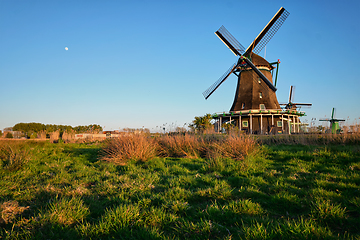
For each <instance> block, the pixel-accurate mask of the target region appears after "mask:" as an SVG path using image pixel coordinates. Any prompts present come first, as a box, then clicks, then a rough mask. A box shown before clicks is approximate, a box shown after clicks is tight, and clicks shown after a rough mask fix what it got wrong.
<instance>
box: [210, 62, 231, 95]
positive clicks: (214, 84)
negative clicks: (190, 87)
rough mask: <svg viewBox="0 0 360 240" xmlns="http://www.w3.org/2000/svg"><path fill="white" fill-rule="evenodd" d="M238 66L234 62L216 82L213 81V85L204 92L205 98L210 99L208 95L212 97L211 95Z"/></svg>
mask: <svg viewBox="0 0 360 240" xmlns="http://www.w3.org/2000/svg"><path fill="white" fill-rule="evenodd" d="M236 66H237V64H236V63H234V64H233V65H232V66H231V67H230V68H229V69H228V70H227V71H226V72H225V73H224V74H223V75H222V76H221V77H220V78H219V79H218V80H217V81H216V82H215V83H213V85H211V86H210V87H209V88H208V89H206V90H205V91H204V92H203V96H204V97H205V99H208V97H210V95H211V94H212V93H213V92H214V91H215V90H216V89H217V88H218V87H219V86H220V85H221V84H222V83H223V82H224V81H225V80H226V79H227V78H228V77H229V76H230V74H231V73H232V72H233V71H234V69H235V68H236Z"/></svg>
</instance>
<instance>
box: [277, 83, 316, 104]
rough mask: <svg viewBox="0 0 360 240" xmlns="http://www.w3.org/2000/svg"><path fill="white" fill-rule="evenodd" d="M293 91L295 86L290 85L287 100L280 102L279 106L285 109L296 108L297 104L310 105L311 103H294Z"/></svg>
mask: <svg viewBox="0 0 360 240" xmlns="http://www.w3.org/2000/svg"><path fill="white" fill-rule="evenodd" d="M294 92H295V87H294V86H290V93H289V102H288V103H280V106H285V107H284V108H285V109H287V110H296V109H297V108H298V106H307V107H311V106H312V104H311V103H294Z"/></svg>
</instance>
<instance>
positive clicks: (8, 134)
mask: <svg viewBox="0 0 360 240" xmlns="http://www.w3.org/2000/svg"><path fill="white" fill-rule="evenodd" d="M5 137H6V138H14V136H13V135H12V133H11V132H8V133H7V134H6V136H5Z"/></svg>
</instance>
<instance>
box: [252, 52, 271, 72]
mask: <svg viewBox="0 0 360 240" xmlns="http://www.w3.org/2000/svg"><path fill="white" fill-rule="evenodd" d="M251 60H252V63H253V64H254V65H255V66H257V67H259V66H263V67H268V68H269V69H270V70H272V69H274V67H273V66H271V65H270V63H269V62H268V61H266V60H265V58H263V57H260V56H259V55H257V54H256V53H252V54H251Z"/></svg>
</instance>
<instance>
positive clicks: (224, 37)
mask: <svg viewBox="0 0 360 240" xmlns="http://www.w3.org/2000/svg"><path fill="white" fill-rule="evenodd" d="M215 34H216V36H218V37H219V38H220V40H221V41H223V43H224V44H225V45H226V46H227V47H228V48H229V49H230V50H231V51H232V52H233V53H234V54H235V56H241V55H242V54H243V53H244V52H245V48H244V47H243V45H241V43H239V41H238V40H236V38H234V36H233V35H231V33H230V32H229V31H228V30H227V29H226V28H225V27H224V26H221V27H220V28H219V30H217V31H216V32H215Z"/></svg>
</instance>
